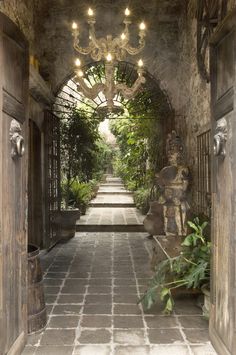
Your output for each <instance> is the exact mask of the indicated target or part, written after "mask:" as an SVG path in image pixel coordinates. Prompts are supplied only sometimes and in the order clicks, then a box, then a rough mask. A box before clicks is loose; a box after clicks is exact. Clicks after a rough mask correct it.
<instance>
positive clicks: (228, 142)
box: [210, 11, 236, 355]
mask: <svg viewBox="0 0 236 355" xmlns="http://www.w3.org/2000/svg"><path fill="white" fill-rule="evenodd" d="M235 23H236V11H234V13H232V14H231V15H230V16H228V18H226V20H225V21H224V23H223V24H222V26H221V27H219V29H218V31H216V33H215V34H214V37H213V38H212V47H211V87H212V95H211V100H212V132H213V137H212V138H213V141H212V143H213V144H215V155H214V157H213V159H212V170H213V171H212V189H213V200H212V241H213V260H212V282H211V304H212V307H211V316H210V337H211V340H212V343H213V345H214V346H215V348H216V350H217V352H218V353H219V354H220V355H236V319H235V318H236V317H235V314H236V293H235V286H236V262H235V259H236V238H235V235H236V220H235V219H236V218H235V217H236V200H235V199H236V120H235V115H236V111H235V99H236V98H235V90H236V76H235V73H236V70H235V67H236V55H235V53H236V30H235ZM217 142H218V143H219V142H220V145H218V148H219V149H218V148H217V144H216V143H217Z"/></svg>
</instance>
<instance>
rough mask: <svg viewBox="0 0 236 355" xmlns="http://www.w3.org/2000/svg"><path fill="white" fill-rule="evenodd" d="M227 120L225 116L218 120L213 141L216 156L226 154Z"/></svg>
mask: <svg viewBox="0 0 236 355" xmlns="http://www.w3.org/2000/svg"><path fill="white" fill-rule="evenodd" d="M227 133H228V129H227V121H226V119H225V118H221V119H220V120H218V121H217V125H216V129H215V135H214V142H213V151H214V155H215V156H222V157H224V156H225V154H226V151H225V146H226V142H227Z"/></svg>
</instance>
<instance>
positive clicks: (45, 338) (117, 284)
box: [23, 187, 215, 355]
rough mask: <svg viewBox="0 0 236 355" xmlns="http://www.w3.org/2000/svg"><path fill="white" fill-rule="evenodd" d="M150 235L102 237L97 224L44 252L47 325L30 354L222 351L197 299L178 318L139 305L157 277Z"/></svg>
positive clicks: (183, 302) (195, 354)
mask: <svg viewBox="0 0 236 355" xmlns="http://www.w3.org/2000/svg"><path fill="white" fill-rule="evenodd" d="M103 189H104V187H103ZM109 189H110V188H109ZM110 190H111V189H110ZM114 199H116V197H115V195H114ZM94 209H96V210H98V209H99V207H97V208H96V207H94ZM114 209H117V207H114ZM128 209H129V208H128ZM128 209H127V212H128ZM90 213H91V212H90ZM94 213H95V212H94ZM96 213H97V212H96ZM111 213H114V212H113V210H112V212H111ZM109 216H110V214H109ZM109 218H110V217H109ZM132 222H133V221H132ZM109 223H110V222H109ZM146 236H147V234H146V233H140V232H132V233H127V232H99V225H98V231H97V232H91V233H89V232H77V233H76V236H75V238H73V239H71V240H70V241H69V242H67V243H64V244H58V245H57V246H56V247H55V248H54V249H53V250H51V251H50V252H49V253H47V254H44V256H43V257H42V265H43V269H44V272H45V277H44V286H45V294H46V302H47V310H48V324H47V327H46V329H45V330H44V331H43V332H42V333H40V334H35V335H31V336H30V337H29V341H28V344H27V347H26V348H25V351H24V352H23V354H24V355H26V354H28V355H128V354H129V355H131V354H134V355H154V354H155V355H169V354H170V355H213V354H215V352H214V350H213V348H212V347H211V345H210V343H209V339H208V322H207V321H206V320H205V319H204V318H203V317H202V315H201V309H200V308H199V307H198V306H197V304H196V300H195V299H192V298H179V299H177V300H176V307H175V312H174V314H173V315H171V316H164V315H163V313H162V309H163V306H162V305H160V304H157V305H156V306H155V307H154V308H153V309H152V310H150V311H148V312H147V311H144V310H143V309H142V307H141V306H140V305H137V300H138V298H139V297H140V295H141V294H142V293H143V292H144V291H145V289H146V286H147V284H148V279H149V278H150V277H151V271H150V255H149V249H148V247H147V246H148V243H149V241H148V239H147V238H146Z"/></svg>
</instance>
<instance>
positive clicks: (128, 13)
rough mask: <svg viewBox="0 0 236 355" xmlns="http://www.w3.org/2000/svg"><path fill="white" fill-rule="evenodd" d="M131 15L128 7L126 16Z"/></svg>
mask: <svg viewBox="0 0 236 355" xmlns="http://www.w3.org/2000/svg"><path fill="white" fill-rule="evenodd" d="M129 15H130V10H129V8H128V7H126V9H125V16H129Z"/></svg>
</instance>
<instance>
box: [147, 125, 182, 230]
mask: <svg viewBox="0 0 236 355" xmlns="http://www.w3.org/2000/svg"><path fill="white" fill-rule="evenodd" d="M166 153H167V158H168V163H169V165H168V166H166V167H164V168H163V169H162V170H161V171H160V172H159V173H158V174H157V175H156V183H157V184H158V185H159V187H160V197H159V199H158V200H157V201H155V202H152V203H151V205H150V210H149V212H148V214H147V216H146V218H145V219H144V227H145V229H146V230H147V232H149V233H150V234H151V235H166V236H185V235H186V234H187V230H186V228H187V226H186V219H187V217H186V215H187V210H188V209H189V205H188V203H187V199H186V191H187V188H188V184H189V169H188V168H187V167H186V166H185V164H184V146H183V143H182V140H181V139H180V137H179V136H177V134H176V132H175V131H172V133H171V134H169V135H168V138H167V144H166Z"/></svg>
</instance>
